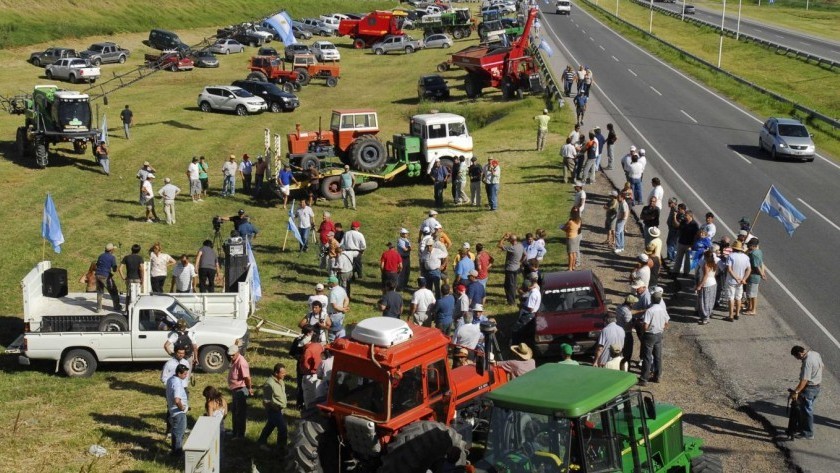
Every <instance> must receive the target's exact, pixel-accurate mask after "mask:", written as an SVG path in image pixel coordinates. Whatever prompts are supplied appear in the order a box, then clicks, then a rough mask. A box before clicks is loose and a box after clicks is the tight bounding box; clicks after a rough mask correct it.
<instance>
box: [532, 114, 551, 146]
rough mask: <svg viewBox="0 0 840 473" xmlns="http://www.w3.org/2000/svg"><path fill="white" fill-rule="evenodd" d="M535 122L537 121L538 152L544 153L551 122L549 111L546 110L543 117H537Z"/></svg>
mask: <svg viewBox="0 0 840 473" xmlns="http://www.w3.org/2000/svg"><path fill="white" fill-rule="evenodd" d="M534 120H536V121H537V151H542V150H543V148H545V137H546V135H548V122H550V121H551V116H550V115H549V114H548V109H547V108H544V109H543V112H542V115H537V116H535V117H534Z"/></svg>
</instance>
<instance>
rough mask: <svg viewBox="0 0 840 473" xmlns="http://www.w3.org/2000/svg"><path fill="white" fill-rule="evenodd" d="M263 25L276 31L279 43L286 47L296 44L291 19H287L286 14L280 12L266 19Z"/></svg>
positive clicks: (287, 15)
mask: <svg viewBox="0 0 840 473" xmlns="http://www.w3.org/2000/svg"><path fill="white" fill-rule="evenodd" d="M263 25H265V26H267V27H269V28H271V29H273V30H274V31H276V32H277V35H278V37H279V39H280V41H282V42H283V44H285V45H286V46H288V45H290V44H295V43H297V40H296V39H295V35H294V33H293V32H292V19H291V18H289V14H288V13H286V12H284V11H281V12H280V13H278V14H276V15H274V16H272V17H270V18H266V19H265V21H264V22H263Z"/></svg>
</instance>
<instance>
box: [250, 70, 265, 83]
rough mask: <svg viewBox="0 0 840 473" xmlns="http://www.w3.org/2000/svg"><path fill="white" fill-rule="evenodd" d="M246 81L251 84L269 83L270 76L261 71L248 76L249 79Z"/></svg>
mask: <svg viewBox="0 0 840 473" xmlns="http://www.w3.org/2000/svg"><path fill="white" fill-rule="evenodd" d="M245 80H249V81H251V82H268V76H266V75H265V74H264V73H262V72H260V71H254V72H252V73H250V74H248V77H246V78H245Z"/></svg>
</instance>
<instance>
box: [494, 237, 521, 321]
mask: <svg viewBox="0 0 840 473" xmlns="http://www.w3.org/2000/svg"><path fill="white" fill-rule="evenodd" d="M496 248H498V249H500V250H502V251H504V252H505V298H506V299H507V303H508V305H513V304H516V279H517V275H518V274H519V271H520V269H521V268H522V262H523V260H524V258H525V247H523V246H522V243H519V240H518V238H517V237H516V235H513V234H511V233H505V234H504V235H502V238H501V239H499V242H498V243H497V244H496Z"/></svg>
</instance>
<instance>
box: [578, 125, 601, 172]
mask: <svg viewBox="0 0 840 473" xmlns="http://www.w3.org/2000/svg"><path fill="white" fill-rule="evenodd" d="M599 146H600V143H599V142H598V139H597V138H595V133H593V132H591V131H590V132H589V139H588V140H587V141H586V144H585V145H584V147H583V150H584V153H585V154H586V161H584V163H585V164H584V165H583V175H582V176H581V180H582V181H584V182H586V183H587V184H593V183H594V182H595V174H596V173H597V171H598V156H600V155H601V149H600V148H599Z"/></svg>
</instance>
